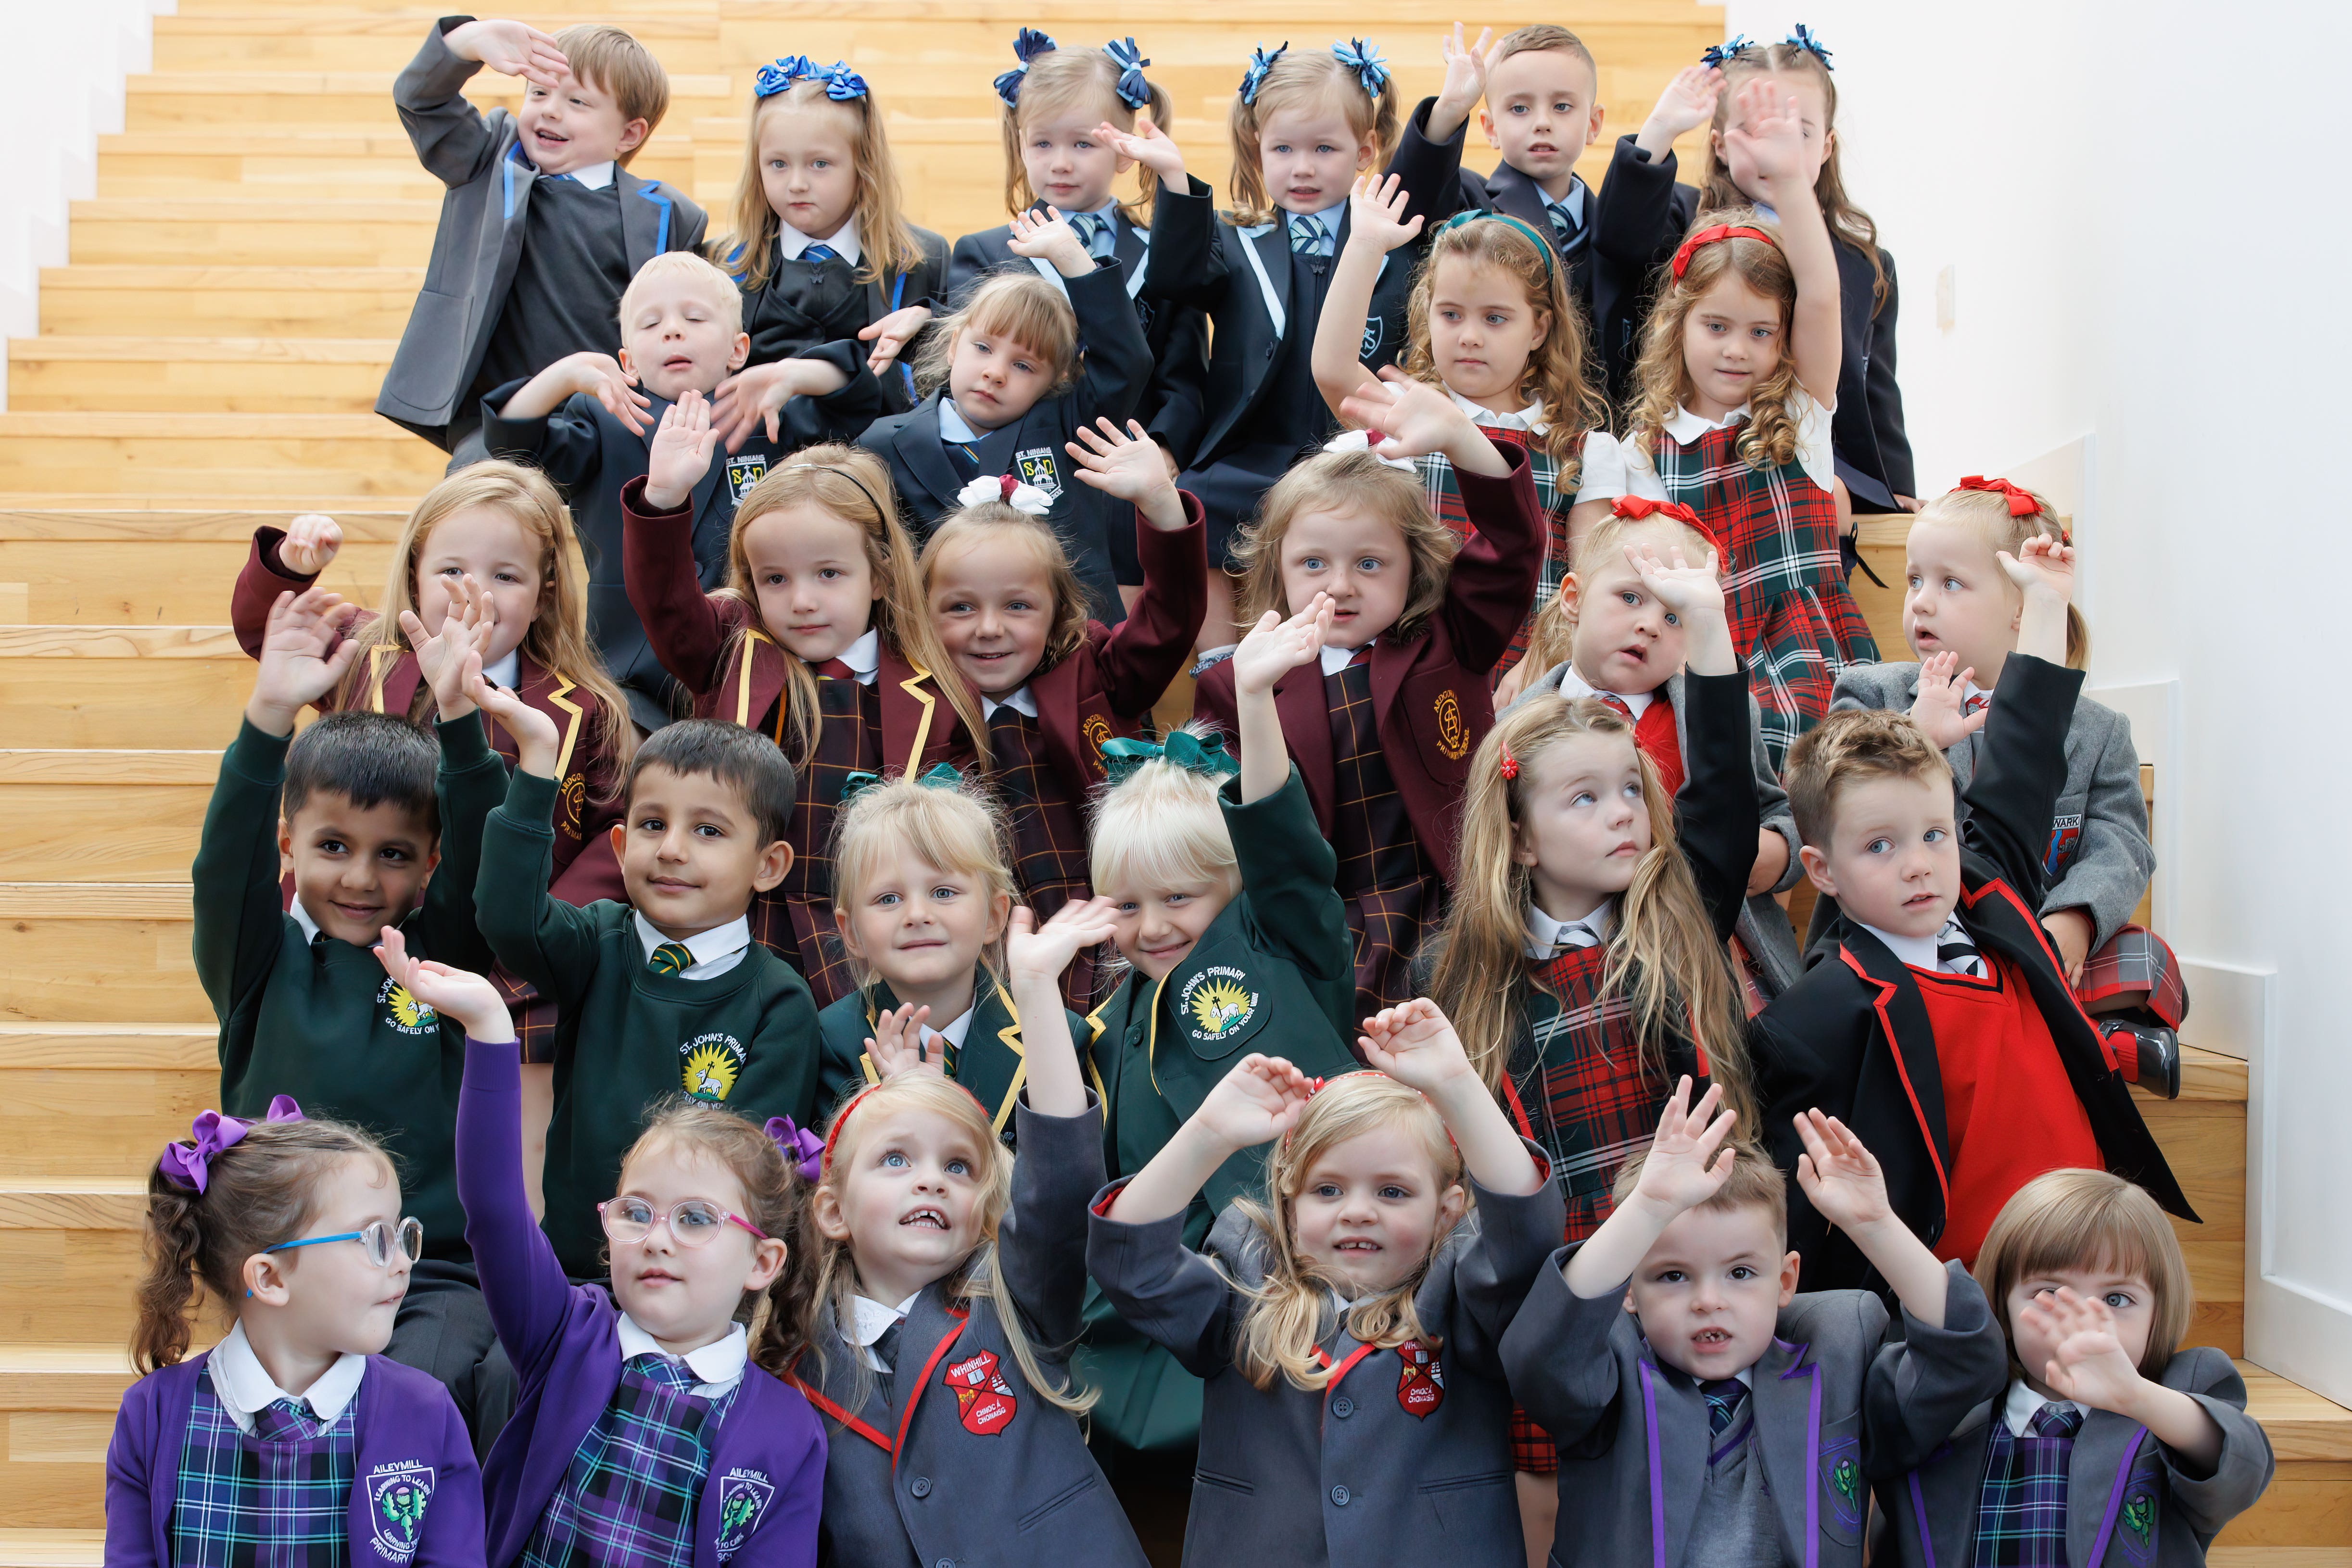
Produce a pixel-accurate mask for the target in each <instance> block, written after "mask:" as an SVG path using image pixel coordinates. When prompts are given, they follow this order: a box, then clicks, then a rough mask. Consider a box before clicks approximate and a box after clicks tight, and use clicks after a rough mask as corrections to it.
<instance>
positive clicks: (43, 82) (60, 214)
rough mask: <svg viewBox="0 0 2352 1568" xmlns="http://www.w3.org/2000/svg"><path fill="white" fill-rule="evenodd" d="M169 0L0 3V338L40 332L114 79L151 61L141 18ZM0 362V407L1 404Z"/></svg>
mask: <svg viewBox="0 0 2352 1568" xmlns="http://www.w3.org/2000/svg"><path fill="white" fill-rule="evenodd" d="M176 9H178V0H73V3H72V4H71V5H57V4H54V3H53V0H0V38H5V39H6V40H7V47H8V52H9V55H10V57H11V58H12V60H13V61H14V63H15V64H16V81H15V82H14V84H13V85H12V88H11V96H12V97H13V99H14V100H15V107H14V109H13V110H11V111H10V118H11V120H12V121H14V123H15V124H16V142H14V143H13V144H12V146H11V148H10V153H9V176H10V178H9V183H10V185H11V187H12V188H11V191H10V194H9V199H8V200H7V202H6V203H5V205H0V337H14V338H26V337H31V336H32V335H33V334H34V333H35V332H36V331H38V329H39V319H38V315H37V291H38V287H39V282H40V269H41V268H44V267H59V266H63V265H64V264H65V260H66V212H67V204H68V202H70V201H72V200H74V199H76V198H79V197H87V196H90V195H95V194H96V191H97V179H98V138H99V136H100V134H101V133H103V132H115V131H120V130H121V129H122V83H123V78H124V77H125V76H127V75H129V74H131V73H132V72H136V71H144V70H146V69H147V68H148V65H149V63H150V60H151V58H152V56H151V34H150V28H149V18H150V17H151V16H156V15H160V14H165V13H169V12H172V11H174V10H176ZM6 378H7V362H6V359H5V356H0V408H5V406H7V399H6V395H7V380H6Z"/></svg>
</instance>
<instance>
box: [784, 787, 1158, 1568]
mask: <svg viewBox="0 0 2352 1568" xmlns="http://www.w3.org/2000/svg"><path fill="white" fill-rule="evenodd" d="M915 787H919V786H915ZM1106 935H1108V927H1107V924H1106V923H1105V922H1104V921H1103V920H1102V912H1101V910H1100V909H1099V908H1098V907H1097V906H1095V905H1093V904H1073V905H1070V906H1068V907H1066V908H1065V909H1064V910H1062V911H1061V912H1060V913H1059V914H1058V915H1056V916H1055V918H1054V919H1053V920H1051V921H1045V922H1044V924H1043V925H1039V924H1038V923H1036V922H1035V921H1034V919H1033V918H1032V917H1031V915H1030V914H1029V911H1027V910H1021V911H1019V912H1018V913H1016V914H1015V915H1014V917H1013V928H1012V931H1011V934H1010V936H1009V938H1008V940H1007V943H1006V947H1007V952H1006V964H1007V969H1008V971H1009V982H1010V989H1011V991H1012V994H1013V1002H1014V1004H1015V1005H1017V1006H1018V1007H1019V1008H1020V1010H1021V1013H1022V1016H1024V1018H1026V1019H1027V1020H1028V1028H1027V1037H1026V1041H1025V1045H1026V1053H1025V1056H1024V1063H1025V1065H1026V1067H1027V1069H1028V1073H1027V1083H1026V1086H1025V1088H1024V1089H1023V1091H1022V1092H1021V1093H1020V1094H1019V1095H1018V1096H1017V1097H1016V1098H1015V1100H1014V1102H1013V1118H1014V1121H1015V1122H1016V1124H1017V1128H1018V1131H1017V1138H1018V1142H1019V1143H1020V1146H1021V1157H1020V1159H1019V1160H1018V1161H1017V1162H1016V1161H1015V1160H1014V1159H1013V1155H1012V1152H1011V1151H1009V1150H1008V1149H1007V1148H1005V1146H1004V1145H1003V1143H1002V1142H999V1140H998V1137H997V1133H996V1130H995V1127H994V1125H993V1121H992V1112H991V1110H989V1109H988V1108H987V1107H985V1106H982V1104H981V1102H980V1101H978V1100H975V1099H973V1098H972V1096H971V1092H970V1090H969V1089H966V1088H965V1087H964V1086H962V1085H961V1084H959V1083H957V1082H955V1081H953V1080H952V1079H949V1078H947V1077H946V1076H944V1075H943V1074H942V1072H941V1071H940V1063H939V1061H938V1059H937V1058H936V1057H933V1058H929V1059H928V1060H922V1061H918V1060H917V1059H916V1053H915V1052H913V1051H911V1050H910V1051H908V1052H906V1053H904V1056H903V1058H902V1059H901V1060H900V1061H899V1062H898V1064H897V1065H898V1068H899V1070H898V1071H897V1072H896V1073H895V1074H894V1075H893V1076H888V1077H885V1078H883V1079H881V1080H880V1081H879V1082H878V1083H875V1084H872V1085H868V1086H866V1087H865V1088H862V1089H858V1090H857V1091H856V1093H855V1094H853V1095H852V1097H851V1098H850V1099H849V1100H848V1101H847V1102H846V1103H845V1104H844V1105H843V1106H842V1107H841V1109H840V1110H838V1111H836V1112H835V1115H834V1118H833V1124H832V1128H831V1131H829V1133H828V1134H827V1136H826V1140H825V1142H824V1148H823V1153H822V1164H821V1171H820V1173H819V1174H818V1176H817V1179H816V1184H815V1186H814V1190H813V1191H812V1192H811V1194H809V1199H808V1206H807V1223H808V1226H809V1231H810V1247H809V1250H808V1252H807V1253H806V1254H805V1255H804V1257H803V1259H802V1270H803V1279H802V1283H801V1285H800V1286H799V1287H798V1289H797V1293H796V1295H795V1297H794V1310H793V1312H792V1313H791V1314H790V1316H789V1317H788V1319H787V1322H786V1331H785V1332H783V1333H782V1334H781V1335H780V1336H779V1342H775V1343H772V1345H769V1346H763V1351H772V1354H771V1355H769V1356H768V1357H767V1358H766V1360H767V1364H769V1365H771V1366H773V1367H776V1368H777V1369H778V1370H780V1371H782V1372H783V1373H785V1374H786V1375H788V1376H790V1377H791V1378H792V1379H793V1381H794V1382H795V1383H796V1384H798V1385H799V1386H800V1387H802V1388H803V1389H804V1390H805V1391H806V1392H807V1394H808V1396H809V1399H810V1401H811V1402H812V1403H813V1404H814V1405H815V1406H816V1407H817V1409H818V1410H820V1411H821V1412H823V1413H824V1416H825V1417H826V1425H827V1427H828V1436H830V1439H831V1444H830V1453H829V1457H828V1459H827V1462H826V1466H825V1481H824V1536H823V1542H822V1544H823V1549H824V1554H825V1560H827V1561H832V1562H840V1563H888V1562H899V1561H908V1560H912V1561H918V1562H925V1563H929V1562H940V1561H949V1560H953V1561H959V1562H976V1561H987V1562H996V1563H1039V1564H1045V1563H1067V1562H1073V1561H1076V1562H1085V1563H1120V1564H1131V1565H1137V1568H1139V1565H1140V1564H1141V1563H1143V1562H1144V1557H1143V1552H1142V1549H1141V1548H1140V1547H1139V1546H1138V1545H1137V1544H1136V1541H1135V1534H1134V1531H1132V1530H1130V1529H1129V1527H1128V1523H1127V1518H1126V1515H1125V1514H1124V1513H1123V1512H1122V1511H1121V1510H1120V1508H1119V1505H1118V1500H1117V1498H1116V1497H1114V1496H1113V1494H1112V1492H1111V1489H1110V1486H1109V1484H1108V1482H1107V1481H1105V1480H1104V1479H1103V1476H1102V1472H1101V1471H1100V1470H1098V1469H1097V1468H1096V1467H1095V1462H1094V1460H1093V1459H1092V1458H1090V1457H1089V1456H1088V1455H1087V1445H1086V1436H1085V1433H1084V1430H1083V1429H1082V1428H1081V1426H1080V1425H1079V1418H1080V1417H1081V1416H1082V1415H1085V1413H1086V1412H1087V1410H1088V1409H1089V1408H1090V1407H1091V1406H1092V1405H1093V1403H1094V1401H1093V1397H1092V1395H1091V1394H1089V1393H1088V1392H1087V1390H1085V1389H1084V1388H1083V1387H1081V1386H1080V1385H1078V1384H1076V1381H1075V1380H1074V1379H1073V1377H1072V1375H1071V1373H1070V1366H1069V1355H1070V1346H1071V1343H1072V1342H1074V1341H1075V1340H1076V1338H1077V1335H1078V1328H1079V1312H1080V1309H1081V1306H1082V1304H1083V1302H1084V1300H1085V1298H1086V1289H1087V1273H1086V1268H1085V1265H1084V1261H1083V1258H1082V1255H1081V1249H1080V1246H1079V1239H1080V1237H1081V1236H1082V1235H1083V1234H1084V1226H1085V1223H1086V1221H1085V1215H1086V1205H1087V1200H1088V1199H1089V1198H1091V1197H1092V1196H1093V1194H1095V1192H1096V1191H1097V1189H1098V1188H1099V1187H1100V1186H1101V1184H1102V1181H1103V1135H1102V1115H1101V1110H1100V1107H1099V1106H1098V1105H1097V1104H1096V1103H1095V1102H1094V1100H1093V1097H1092V1096H1090V1095H1089V1094H1088V1092H1087V1085H1086V1081H1085V1079H1084V1078H1083V1077H1082V1076H1081V1074H1080V1070H1079V1066H1078V1056H1077V1050H1076V1046H1075V1045H1074V1043H1073V1041H1072V1039H1071V1037H1070V1034H1069V1031H1068V1028H1067V1026H1066V1023H1065V1021H1064V1015H1063V1013H1062V1011H1061V1008H1060V1006H1059V1005H1058V1002H1059V989H1058V983H1059V980H1060V976H1061V973H1062V970H1063V969H1064V968H1065V967H1066V966H1067V965H1068V963H1069V962H1070V960H1071V959H1072V958H1073V957H1075V956H1076V953H1077V952H1079V951H1080V950H1081V949H1082V948H1084V947H1087V946H1090V945H1092V944H1093V943H1095V942H1100V941H1101V940H1102V939H1103V938H1104V937H1105V936H1106ZM877 1038H878V1037H877ZM916 1477H921V1478H922V1479H921V1480H919V1481H918V1480H915V1479H913V1478H916ZM910 1486H911V1487H913V1488H914V1491H913V1494H912V1498H911V1500H910V1499H909V1497H908V1488H909V1487H910Z"/></svg>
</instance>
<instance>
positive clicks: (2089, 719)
mask: <svg viewBox="0 0 2352 1568" xmlns="http://www.w3.org/2000/svg"><path fill="white" fill-rule="evenodd" d="M1918 698H1919V667H1918V666H1917V665H1916V664H1853V665H1848V666H1846V668H1844V669H1843V670H1842V671H1840V672H1839V674H1838V678H1837V686H1836V688H1835V689H1834V690H1833V691H1832V693H1831V696H1830V710H1831V711H1832V712H1836V711H1837V710H1839V709H1841V708H1880V709H1886V710H1891V711H1894V712H1897V713H1908V712H1909V711H1910V710H1911V704H1912V703H1914V702H1916V700H1918ZM1983 746H1984V734H1983V732H1982V731H1979V732H1978V733H1976V734H1973V735H1970V736H1969V737H1968V738H1967V739H1966V740H1963V741H1962V742H1960V743H1959V744H1958V745H1957V746H1953V747H1951V748H1950V749H1948V751H1946V752H1944V760H1945V761H1946V762H1948V763H1951V764H1952V794H1953V797H1954V798H1955V799H1957V800H1962V801H1965V799H1966V794H1967V790H1968V787H1969V780H1970V779H1971V778H1974V777H1975V776H1976V768H1977V759H1978V757H1979V754H1980V752H1981V750H1982V748H1983ZM1967 809H1968V808H1967V806H1966V805H1965V804H1963V805H1961V807H1960V810H1961V811H1962V812H1963V813H1965V812H1966V811H1967ZM2155 874H2156V847H2155V846H2153V845H2151V844H2150V843H2149V842H2148V839H2147V801H2146V800H2144V799H2142V798H2141V796H2140V793H2139V752H2137V751H2135V750H2134V749H2133V747H2132V738H2131V721H2130V720H2128V719H2126V718H2125V717H2124V716H2123V715H2122V714H2120V713H2118V712H2116V710H2114V709H2112V708H2108V707H2105V706H2104V705H2102V704H2100V703H2097V702H2094V701H2092V700H2090V699H2089V698H2087V697H2078V698H2076V699H2075V700H2074V722H2073V723H2072V724H2070V725H2069V726H2068V727H2067V730H2066V783H2065V785H2064V787H2063V788H2062V789H2060V790H2059V792H2058V809H2057V811H2056V812H2055V813H2054V814H2053V816H2052V817H2051V821H2050V839H2049V842H2048V844H2047V845H2045V846H2044V847H2043V849H2042V875H2043V876H2044V877H2046V878H2048V879H2049V882H2050V887H2049V890H2048V891H2047V892H2046V893H2044V894H2043V895H2042V910H2041V912H2042V913H2043V914H2045V915H2046V914H2051V913H2053V912H2055V911H2056V910H2069V909H2079V910H2084V912H2085V913H2087V914H2088V915H2089V916H2090V917H2091V921H2092V923H2093V924H2094V925H2095V926H2096V927H2097V928H2098V929H2097V930H2096V931H2094V932H2093V933H2092V936H2091V951H2092V952H2097V951H2098V950H2099V948H2100V947H2101V946H2103V945H2104V944H2105V942H2106V940H2107V939H2108V938H2109V937H2111V936H2113V935H2115V934H2116V931H2117V930H2118V929H2120V928H2121V927H2123V926H2124V925H2126V924H2127V923H2129V921H2130V920H2131V918H2132V911H2133V910H2136V909H2137V908H2138V907H2139V900H2140V895H2142V894H2143V893H2145V892H2147V881H2148V879H2149V878H2150V877H2152V876H2154V875H2155ZM1818 923H1819V922H1818V918H1817V920H1816V929H1818Z"/></svg>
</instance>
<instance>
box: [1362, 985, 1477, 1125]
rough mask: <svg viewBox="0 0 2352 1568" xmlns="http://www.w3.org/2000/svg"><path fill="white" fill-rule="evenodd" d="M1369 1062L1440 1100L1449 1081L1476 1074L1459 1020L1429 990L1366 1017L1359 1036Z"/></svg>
mask: <svg viewBox="0 0 2352 1568" xmlns="http://www.w3.org/2000/svg"><path fill="white" fill-rule="evenodd" d="M1356 1044H1357V1046H1358V1047H1359V1048H1360V1051H1361V1052H1362V1055H1363V1058H1364V1065H1365V1066H1366V1067H1371V1068H1379V1069H1380V1070H1381V1071H1382V1072H1384V1073H1386V1074H1388V1075H1389V1076H1390V1077H1391V1078H1392V1079H1396V1080H1397V1081H1398V1082H1399V1083H1402V1084H1404V1085H1407V1086H1408V1087H1410V1088H1412V1089H1419V1090H1421V1092H1422V1093H1423V1094H1425V1095H1428V1096H1429V1097H1430V1098H1431V1099H1433V1100H1434V1099H1435V1098H1436V1097H1437V1096H1438V1094H1439V1093H1441V1092H1442V1091H1443V1090H1444V1089H1445V1088H1446V1087H1447V1086H1448V1085H1449V1084H1452V1083H1454V1082H1457V1081H1458V1080H1460V1079H1464V1078H1466V1077H1470V1076H1472V1071H1471V1067H1470V1056H1469V1053H1468V1052H1467V1051H1465V1050H1464V1049H1463V1048H1462V1037H1461V1036H1459V1035H1457V1034H1455V1033H1454V1023H1453V1020H1451V1019H1449V1018H1448V1017H1446V1016H1445V1014H1444V1012H1443V1011H1442V1010H1440V1008H1439V1007H1438V1005H1437V1004H1436V1003H1434V1002H1432V1001H1431V1000H1430V999H1429V998H1428V997H1426V996H1416V997H1414V998H1413V999H1412V1001H1410V1002H1406V1003H1404V1004H1402V1005H1399V1006H1395V1007H1384V1008H1382V1009H1381V1011H1380V1012H1378V1013H1376V1014H1374V1015H1373V1016H1370V1017H1369V1018H1367V1019H1365V1020H1364V1032H1363V1033H1362V1034H1360V1035H1359V1036H1357V1037H1356Z"/></svg>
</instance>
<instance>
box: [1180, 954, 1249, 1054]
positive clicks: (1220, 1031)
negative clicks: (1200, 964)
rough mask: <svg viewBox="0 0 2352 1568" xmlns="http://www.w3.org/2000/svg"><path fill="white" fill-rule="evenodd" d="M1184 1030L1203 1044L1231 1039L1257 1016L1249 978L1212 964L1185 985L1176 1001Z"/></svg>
mask: <svg viewBox="0 0 2352 1568" xmlns="http://www.w3.org/2000/svg"><path fill="white" fill-rule="evenodd" d="M1176 1007H1177V1012H1178V1013H1179V1014H1180V1015H1181V1016H1182V1017H1183V1020H1184V1027H1185V1029H1186V1031H1187V1032H1189V1033H1190V1034H1191V1035H1192V1037H1193V1038H1194V1039H1195V1040H1198V1041H1199V1042H1201V1043H1202V1045H1215V1044H1216V1043H1218V1042H1219V1041H1222V1040H1228V1039H1231V1038H1232V1037H1234V1034H1235V1033H1236V1032H1237V1031H1238V1030H1239V1029H1241V1027H1242V1026H1244V1025H1245V1024H1247V1023H1248V1022H1249V1021H1250V1019H1251V1018H1252V1017H1254V1016H1255V1015H1256V1013H1257V993H1256V992H1255V991H1253V990H1251V989H1250V988H1249V976H1248V975H1246V974H1244V973H1242V972H1241V971H1240V970H1238V969H1235V968H1234V967H1233V966H1232V965H1230V964H1223V963H1215V964H1211V965H1210V966H1209V967H1208V968H1206V969H1204V970H1202V971H1201V973H1198V974H1195V975H1194V976H1192V979H1190V980H1188V981H1186V982H1185V983H1184V991H1183V994H1181V996H1179V997H1178V998H1177V1000H1176Z"/></svg>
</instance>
